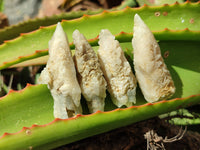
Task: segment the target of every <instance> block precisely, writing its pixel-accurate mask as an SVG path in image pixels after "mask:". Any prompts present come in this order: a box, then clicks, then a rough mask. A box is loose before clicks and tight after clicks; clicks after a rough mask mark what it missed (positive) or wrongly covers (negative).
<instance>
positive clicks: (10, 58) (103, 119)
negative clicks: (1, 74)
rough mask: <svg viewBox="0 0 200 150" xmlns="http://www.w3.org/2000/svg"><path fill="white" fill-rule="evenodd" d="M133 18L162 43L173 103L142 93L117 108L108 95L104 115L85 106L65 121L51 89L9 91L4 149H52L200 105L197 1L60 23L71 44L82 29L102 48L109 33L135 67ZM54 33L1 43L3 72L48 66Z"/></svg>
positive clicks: (2, 126) (1, 130)
mask: <svg viewBox="0 0 200 150" xmlns="http://www.w3.org/2000/svg"><path fill="white" fill-rule="evenodd" d="M180 12H181V13H180ZM135 13H138V14H139V15H140V16H141V17H142V18H143V20H144V21H145V22H146V23H147V25H148V26H149V27H150V29H151V30H152V31H153V33H154V34H155V36H156V39H157V40H158V41H159V45H160V46H161V50H162V54H163V56H164V59H165V63H166V64H167V66H168V68H169V70H170V72H171V74H172V78H173V79H174V83H175V86H176V89H177V90H176V93H175V95H174V96H173V97H172V99H171V100H163V101H160V102H156V103H153V104H151V103H147V102H145V100H144V98H143V96H142V94H141V92H140V90H139V89H138V90H137V97H136V98H137V103H136V105H135V106H132V107H129V108H118V109H116V107H115V106H114V105H113V104H112V103H111V101H110V96H109V95H108V96H107V97H106V104H105V109H106V112H96V113H93V114H88V112H87V108H85V107H86V106H85V105H84V104H83V106H84V115H77V116H76V117H73V118H70V119H65V120H61V119H54V117H53V99H52V97H51V95H50V92H49V90H48V88H47V86H46V85H30V84H28V85H27V87H26V88H24V89H23V90H20V91H10V92H9V94H8V95H6V96H4V97H2V98H0V118H1V119H0V136H1V137H0V149H33V148H34V149H51V148H55V147H58V146H61V145H64V144H67V143H71V142H73V141H77V140H80V139H83V138H86V137H89V136H92V135H96V134H99V133H103V132H106V131H109V130H112V129H114V128H118V127H121V126H125V125H128V124H131V123H135V122H138V121H141V120H145V119H148V118H151V117H154V116H158V115H161V114H164V113H167V112H171V111H174V110H177V109H179V108H185V107H188V106H192V105H195V104H198V103H200V86H199V83H200V68H199V55H200V51H199V47H200V43H199V41H200V21H199V20H198V18H199V17H200V3H199V2H197V3H189V2H186V3H183V4H178V3H175V4H173V5H164V6H152V7H149V6H146V5H145V6H143V7H140V8H126V9H123V10H121V11H112V12H107V11H104V12H103V13H100V14H96V15H92V16H88V15H84V16H83V17H81V18H78V19H74V20H69V21H62V26H63V28H64V30H65V32H66V33H67V34H68V37H69V41H72V36H71V35H72V32H73V31H74V30H75V29H79V30H80V32H82V33H83V34H84V35H85V36H86V37H87V38H88V39H90V40H89V42H90V44H91V45H92V46H93V48H94V49H97V48H98V45H97V41H98V39H97V38H96V37H97V35H98V33H99V32H100V30H101V29H103V28H107V29H109V30H110V31H111V32H112V33H113V34H115V35H117V36H116V38H117V39H118V40H119V41H120V44H121V46H122V48H123V50H124V51H125V54H126V56H127V58H128V60H130V63H131V64H132V62H131V60H132V57H133V56H132V46H131V39H132V29H133V16H134V14H135ZM54 30H55V25H52V26H49V27H41V28H40V29H38V30H36V31H33V32H30V33H27V34H21V36H20V37H18V38H16V39H14V40H10V41H7V42H5V43H4V44H2V45H1V46H0V69H5V68H8V67H16V66H29V65H33V64H34V65H40V64H45V63H46V60H47V58H48V51H47V47H48V44H47V43H48V41H49V40H50V37H51V36H52V34H53V32H54ZM5 35H6V32H5ZM73 48H74V45H73V44H71V49H73ZM72 51H73V50H72ZM35 58H36V59H35ZM82 102H83V103H84V99H82Z"/></svg>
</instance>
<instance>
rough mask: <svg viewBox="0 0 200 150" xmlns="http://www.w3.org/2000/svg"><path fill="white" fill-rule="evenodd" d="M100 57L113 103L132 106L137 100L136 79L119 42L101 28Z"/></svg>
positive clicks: (119, 105)
mask: <svg viewBox="0 0 200 150" xmlns="http://www.w3.org/2000/svg"><path fill="white" fill-rule="evenodd" d="M98 57H99V61H100V64H101V67H102V70H103V73H104V76H105V79H106V81H107V84H108V91H109V93H110V95H111V97H112V101H113V103H114V104H115V105H117V106H118V107H121V106H123V105H126V106H128V107H129V106H132V104H133V103H135V102H136V98H135V96H136V79H135V76H134V75H133V73H132V70H131V66H130V64H129V62H128V61H127V59H126V58H125V56H124V52H123V50H122V48H121V47H120V45H119V42H118V41H117V40H115V37H114V36H113V35H112V34H111V33H110V31H108V30H101V33H100V35H99V50H98Z"/></svg>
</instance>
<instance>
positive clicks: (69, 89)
mask: <svg viewBox="0 0 200 150" xmlns="http://www.w3.org/2000/svg"><path fill="white" fill-rule="evenodd" d="M39 83H40V84H47V85H48V88H49V89H50V91H51V95H52V96H53V99H54V117H55V118H60V119H66V118H68V117H72V116H73V114H80V113H82V109H81V104H80V98H81V89H80V86H79V84H78V81H77V78H76V70H75V66H74V62H73V59H72V54H71V51H70V48H69V43H68V39H67V36H66V34H65V32H64V31H63V29H62V26H61V24H60V23H58V24H57V27H56V30H55V32H54V34H53V37H52V39H51V40H50V41H49V59H48V61H47V65H46V67H45V68H44V70H43V71H42V73H41V75H40V77H39Z"/></svg>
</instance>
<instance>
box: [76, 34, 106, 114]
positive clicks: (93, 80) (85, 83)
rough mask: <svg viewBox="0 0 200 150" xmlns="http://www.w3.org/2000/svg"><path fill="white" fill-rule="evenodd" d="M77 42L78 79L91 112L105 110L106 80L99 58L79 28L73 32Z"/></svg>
mask: <svg viewBox="0 0 200 150" xmlns="http://www.w3.org/2000/svg"><path fill="white" fill-rule="evenodd" d="M73 39H74V44H75V55H74V60H75V66H76V70H77V74H78V81H79V84H80V87H81V91H82V94H83V96H84V97H85V99H86V101H87V103H88V108H89V110H90V112H91V113H93V112H96V111H97V110H101V111H104V104H105V103H104V100H105V97H106V85H107V84H106V81H105V79H104V77H103V72H102V70H101V68H100V64H99V61H98V58H97V56H96V54H95V52H94V50H93V49H92V47H91V46H90V44H89V43H88V41H87V39H86V38H85V37H84V36H83V34H81V33H80V32H79V31H78V30H75V31H74V32H73Z"/></svg>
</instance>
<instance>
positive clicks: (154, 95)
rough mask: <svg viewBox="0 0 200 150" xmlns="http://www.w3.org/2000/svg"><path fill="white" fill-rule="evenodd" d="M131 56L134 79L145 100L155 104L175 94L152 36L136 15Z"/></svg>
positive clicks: (170, 78)
mask: <svg viewBox="0 0 200 150" xmlns="http://www.w3.org/2000/svg"><path fill="white" fill-rule="evenodd" d="M133 31H134V35H133V40H132V44H133V49H134V51H133V54H134V68H135V72H136V78H137V81H138V83H139V86H140V88H141V90H142V93H143V95H144V97H145V99H146V100H147V101H148V102H151V103H152V102H155V101H158V100H162V99H166V98H168V97H170V96H172V95H173V94H174V93H175V86H174V82H173V80H172V77H171V75H170V72H169V70H168V69H167V66H166V65H165V63H164V60H163V58H162V56H161V51H160V47H159V45H158V43H157V41H156V39H155V38H154V35H153V34H152V32H151V31H150V29H149V28H148V27H147V25H146V24H145V23H144V22H143V20H142V19H141V18H140V16H139V15H138V14H136V15H135V17H134V28H133Z"/></svg>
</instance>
